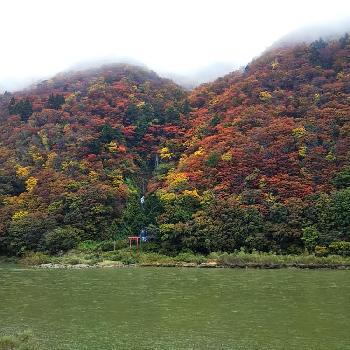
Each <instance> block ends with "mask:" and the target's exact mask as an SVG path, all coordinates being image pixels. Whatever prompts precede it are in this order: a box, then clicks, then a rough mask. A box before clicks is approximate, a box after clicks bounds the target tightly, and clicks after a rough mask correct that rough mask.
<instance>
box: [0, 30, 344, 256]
mask: <svg viewBox="0 0 350 350" xmlns="http://www.w3.org/2000/svg"><path fill="white" fill-rule="evenodd" d="M349 57H350V40H349V36H347V35H345V36H343V37H341V38H339V39H336V40H331V41H323V40H318V41H315V42H312V43H311V44H296V45H291V46H286V45H283V46H282V47H278V48H272V49H270V50H268V51H267V52H266V53H264V54H263V55H262V56H261V57H259V58H257V59H255V60H254V61H252V62H251V63H250V64H249V65H248V66H247V67H246V68H245V69H243V70H240V71H235V72H233V73H230V74H228V75H226V76H224V77H222V78H219V79H217V80H215V81H214V82H212V83H208V84H203V85H201V86H199V87H198V88H196V89H194V90H192V91H187V90H185V89H183V88H181V87H180V86H178V85H176V84H175V83H173V82H172V81H170V80H167V79H162V78H160V77H159V76H158V75H157V74H155V73H154V72H152V71H149V70H147V69H144V68H139V67H135V66H131V65H120V64H119V65H106V66H103V67H101V68H98V69H90V70H85V71H78V72H71V73H66V74H60V75H57V76H56V77H54V78H53V79H50V80H46V81H43V82H40V83H38V84H36V85H35V86H33V87H31V88H30V89H27V90H23V91H19V92H16V93H13V94H10V93H4V94H3V95H1V96H0V130H1V131H0V133H1V134H0V203H1V204H0V251H2V252H3V253H7V254H19V255H20V254H23V253H24V252H25V251H27V250H43V251H49V252H51V253H56V252H58V251H61V250H67V249H70V248H72V247H74V246H75V245H76V244H78V243H79V242H81V241H86V240H95V241H106V242H108V241H109V240H111V239H121V242H122V241H123V239H124V238H125V236H127V235H136V234H138V233H139V232H140V230H141V229H143V228H147V232H148V236H149V244H148V247H149V248H148V249H152V250H155V251H163V252H166V253H170V254H173V253H176V252H179V251H186V250H191V251H194V252H200V253H205V254H206V253H209V252H213V251H233V250H235V249H246V250H250V251H251V250H253V249H256V250H260V251H275V252H283V253H285V252H291V253H300V252H302V251H303V249H305V248H307V249H309V250H314V249H316V252H318V253H319V252H321V253H322V252H326V251H328V249H330V248H329V247H331V246H332V244H333V246H334V242H336V244H338V243H337V242H343V241H345V242H346V241H349V240H350V236H349V232H350V221H349V218H350V212H349V211H350V190H349V188H348V187H349V185H350V163H349V156H350V154H349V149H350V135H349V132H350V62H349ZM141 196H145V203H144V204H141V203H140V198H141ZM339 244H340V245H341V244H342V243H339ZM339 244H338V246H339ZM343 246H344V245H342V246H341V247H343ZM345 246H346V245H345ZM339 249H340V248H339Z"/></svg>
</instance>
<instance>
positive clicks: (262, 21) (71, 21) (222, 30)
mask: <svg viewBox="0 0 350 350" xmlns="http://www.w3.org/2000/svg"><path fill="white" fill-rule="evenodd" d="M345 17H348V18H350V0H331V1H330V0H327V1H325V0H290V1H289V0H288V1H283V0H260V1H259V0H239V1H235V0H124V1H122V0H114V1H113V0H95V1H89V0H0V33H1V50H0V88H1V87H2V88H7V89H13V88H17V87H19V86H20V85H19V84H22V85H23V84H26V83H28V81H29V80H31V79H39V78H44V77H48V76H51V75H54V74H56V73H57V72H60V71H63V70H66V69H68V68H70V67H72V66H74V65H76V64H78V63H80V62H84V61H94V60H99V59H105V58H107V59H109V60H110V59H111V58H113V57H116V58H123V60H124V61H125V60H126V58H132V59H134V60H136V61H138V62H140V63H144V64H145V65H147V66H148V67H149V68H151V69H153V70H155V71H157V72H159V73H164V72H170V73H175V74H180V75H186V74H189V72H193V71H196V70H200V69H201V68H203V67H205V66H208V65H211V64H214V63H230V64H231V63H232V67H237V66H239V65H243V64H246V63H248V62H249V61H250V60H251V59H252V58H253V57H255V56H257V55H258V54H260V53H261V52H262V51H263V50H264V49H265V48H266V47H268V46H270V45H271V44H273V42H274V41H276V40H278V39H279V38H280V37H282V36H284V35H286V34H287V33H289V32H291V31H293V30H296V29H298V28H300V27H303V26H305V25H313V24H324V23H327V22H331V21H338V20H339V21H341V20H344V18H345Z"/></svg>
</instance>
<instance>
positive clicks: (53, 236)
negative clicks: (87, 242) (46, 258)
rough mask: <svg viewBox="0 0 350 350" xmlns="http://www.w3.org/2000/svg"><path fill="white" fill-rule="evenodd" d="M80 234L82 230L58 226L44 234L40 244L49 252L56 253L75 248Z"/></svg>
mask: <svg viewBox="0 0 350 350" xmlns="http://www.w3.org/2000/svg"><path fill="white" fill-rule="evenodd" d="M82 234H83V231H82V230H79V229H77V228H74V227H70V226H67V227H58V228H55V229H54V230H52V231H50V232H48V233H47V234H46V235H45V236H44V239H43V243H42V245H43V248H44V249H45V250H47V251H48V252H49V253H51V254H57V253H58V252H60V251H67V250H70V249H73V248H75V247H76V246H77V244H78V242H79V240H80V237H81V235H82Z"/></svg>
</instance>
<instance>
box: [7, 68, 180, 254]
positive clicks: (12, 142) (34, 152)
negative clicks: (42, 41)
mask: <svg viewBox="0 0 350 350" xmlns="http://www.w3.org/2000/svg"><path fill="white" fill-rule="evenodd" d="M185 102H186V93H185V92H184V90H183V89H182V88H180V87H179V86H177V85H176V84H174V83H172V82H171V81H169V80H166V79H161V78H159V77H158V76H157V75H156V74H155V73H154V72H152V71H147V70H145V69H141V68H138V67H133V66H129V65H114V66H113V65H112V66H111V65H110V66H104V67H102V68H100V69H93V70H88V71H80V72H79V71H78V72H74V73H69V74H61V75H58V76H56V77H54V78H53V79H51V80H46V81H43V82H40V83H38V84H37V85H36V86H33V87H32V88H31V89H29V90H24V91H20V92H17V93H14V94H9V93H5V94H3V95H2V96H1V101H0V103H1V111H0V116H1V117H0V129H1V143H0V169H1V174H0V175H1V177H0V196H1V224H0V232H1V233H0V239H1V238H2V239H3V240H5V243H4V244H5V246H6V250H9V251H10V252H14V253H20V252H21V250H23V249H37V248H38V247H39V245H41V244H44V243H43V242H42V236H43V233H44V232H48V231H50V230H53V229H55V228H57V227H65V228H66V231H67V233H64V234H66V235H67V236H70V235H79V236H80V238H81V239H94V240H101V239H104V238H106V237H107V236H110V235H111V233H110V230H111V228H110V227H111V224H112V223H113V222H114V220H115V219H117V218H120V217H121V216H122V215H121V212H122V210H123V208H124V207H125V206H126V202H127V200H129V201H130V200H131V198H133V196H134V195H135V193H137V192H138V191H139V188H142V186H145V185H146V183H147V179H148V177H149V174H150V171H151V170H150V169H153V167H154V163H155V161H156V158H157V157H158V152H159V150H160V149H161V148H164V147H166V145H167V144H168V143H170V144H171V147H172V148H176V147H177V146H178V147H179V149H181V148H182V147H183V146H182V141H181V138H182V137H183V125H185V124H186V123H185V122H182V119H183V113H184V110H185V109H186V103H185ZM127 229H129V228H128V227H127ZM108 232H109V233H108Z"/></svg>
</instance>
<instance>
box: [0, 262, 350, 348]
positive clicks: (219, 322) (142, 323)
mask: <svg viewBox="0 0 350 350" xmlns="http://www.w3.org/2000/svg"><path fill="white" fill-rule="evenodd" d="M349 324H350V271H329V270H319V271H304V270H236V269H212V270H210V269H208V270H206V269H175V268H130V269H127V268H126V269H115V270H109V269H104V270H101V269H99V270H32V269H20V268H15V267H13V266H12V267H11V266H5V265H3V266H2V267H0V334H1V333H12V332H14V331H22V330H25V329H28V328H29V329H31V330H32V331H33V333H34V334H35V335H36V337H37V338H39V340H40V342H41V343H42V344H44V345H46V348H47V349H53V350H56V349H57V350H68V349H69V350H84V349H86V350H109V349H123V350H124V349H135V350H138V349H162V350H166V349H179V350H182V349H186V350H187V349H199V350H204V349H215V350H218V349H249V350H250V349H251V350H255V349H256V350H264V349H269V350H274V349H276V350H279V349H281V350H282V349H283V350H288V349H293V350H294V349H298V350H304V349H305V350H313V349H315V350H316V349H317V350H320V349H325V350H326V349H327V350H332V349H334V350H338V349H339V350H346V349H350V331H349Z"/></svg>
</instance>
